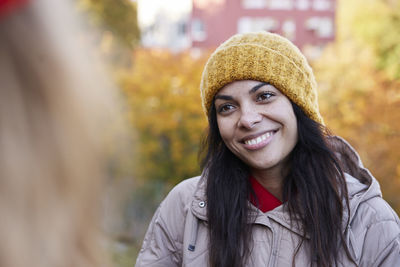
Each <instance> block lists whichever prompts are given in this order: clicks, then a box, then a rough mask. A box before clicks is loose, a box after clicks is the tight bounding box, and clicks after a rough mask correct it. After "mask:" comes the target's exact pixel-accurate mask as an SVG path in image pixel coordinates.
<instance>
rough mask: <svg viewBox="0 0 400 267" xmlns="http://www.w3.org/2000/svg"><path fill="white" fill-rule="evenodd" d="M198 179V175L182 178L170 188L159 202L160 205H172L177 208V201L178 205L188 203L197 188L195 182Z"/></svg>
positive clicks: (197, 181) (196, 182)
mask: <svg viewBox="0 0 400 267" xmlns="http://www.w3.org/2000/svg"><path fill="white" fill-rule="evenodd" d="M199 181H200V176H196V177H192V178H188V179H185V180H183V181H182V182H180V183H179V184H177V185H176V186H175V187H174V188H172V190H171V191H170V192H169V193H168V195H167V197H166V198H165V199H164V201H163V202H162V203H161V205H170V204H172V205H174V207H175V208H177V206H176V205H177V203H179V204H180V205H184V206H185V205H186V204H189V202H190V201H191V199H192V197H193V195H194V192H195V190H196V188H197V184H198V183H199Z"/></svg>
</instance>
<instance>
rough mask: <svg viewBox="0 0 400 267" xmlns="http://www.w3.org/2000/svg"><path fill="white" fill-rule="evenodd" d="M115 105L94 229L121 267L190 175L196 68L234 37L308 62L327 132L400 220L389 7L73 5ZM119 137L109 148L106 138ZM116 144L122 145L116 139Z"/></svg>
mask: <svg viewBox="0 0 400 267" xmlns="http://www.w3.org/2000/svg"><path fill="white" fill-rule="evenodd" d="M74 2H75V3H76V5H75V6H76V9H77V10H78V12H79V13H81V14H83V15H84V17H85V18H87V19H86V20H85V24H84V27H86V28H87V30H88V32H90V33H91V34H85V35H84V36H82V37H81V38H83V39H84V40H85V41H86V42H89V43H91V44H92V46H93V47H94V49H95V50H96V52H97V53H98V54H100V55H101V57H102V58H103V59H105V62H106V65H107V69H108V71H109V72H110V73H111V76H112V79H113V81H114V82H115V83H116V84H117V87H118V94H119V95H120V96H121V98H122V99H123V100H125V105H124V106H123V112H122V113H121V114H120V115H119V116H121V118H116V119H115V122H114V123H113V124H112V125H111V126H110V127H113V128H116V129H118V128H121V129H122V128H124V130H123V131H122V130H121V131H116V132H117V133H119V134H120V135H119V136H118V138H117V141H115V140H113V141H112V142H110V143H109V144H108V146H109V149H108V151H109V152H108V153H109V154H111V155H112V156H111V157H110V160H109V161H108V166H107V170H108V175H107V176H108V177H109V178H108V179H107V185H106V197H105V211H104V218H105V220H104V228H105V229H106V230H107V233H108V235H109V236H110V237H111V238H112V240H113V242H112V244H111V245H110V248H109V249H110V251H111V255H112V260H113V262H114V265H115V266H117V267H125V266H133V265H134V262H135V260H136V255H137V253H138V251H139V249H140V246H141V243H142V240H143V236H144V234H145V231H146V229H147V226H148V223H149V221H150V219H151V217H152V215H153V213H154V211H155V209H156V208H157V206H158V204H159V203H160V201H161V200H162V199H163V198H164V197H165V195H166V194H167V192H168V191H169V190H170V189H171V188H172V187H173V186H174V185H175V184H177V183H178V182H180V181H182V180H183V179H185V178H188V177H192V176H196V175H199V174H200V169H199V164H198V162H197V154H198V148H199V143H200V140H201V136H202V134H203V132H204V130H205V127H206V117H205V115H204V114H203V111H202V108H201V104H200V103H201V100H200V93H199V84H200V77H201V72H202V69H203V66H204V64H205V62H206V60H207V58H208V56H209V55H210V53H211V52H212V51H213V49H215V48H216V47H217V46H218V45H219V44H220V43H221V42H223V41H224V40H226V39H227V38H228V37H230V36H231V35H233V34H235V33H238V32H249V31H260V30H266V31H270V32H276V33H279V34H282V35H284V36H286V37H287V38H289V39H290V40H292V41H293V42H294V43H295V44H296V45H297V46H299V48H300V49H301V50H302V51H303V52H304V54H305V55H306V56H307V58H308V59H309V61H310V63H311V65H312V67H313V69H314V73H315V75H316V78H317V81H318V84H319V103H320V109H321V113H322V115H323V117H324V119H325V122H326V124H327V126H328V127H329V128H330V129H331V130H332V132H333V133H334V134H336V135H340V136H342V137H344V138H345V139H347V140H348V141H349V142H350V143H351V144H352V145H353V146H354V147H355V148H356V150H357V151H358V152H359V153H360V155H361V158H362V160H363V163H364V165H365V166H366V167H367V168H369V169H370V171H371V172H372V174H373V175H374V176H375V177H376V178H377V179H378V180H379V182H380V184H381V188H382V191H383V196H384V198H385V199H386V200H387V201H388V202H389V204H390V205H391V206H392V207H393V208H394V209H395V210H396V211H397V213H400V194H399V192H400V191H399V190H400V64H399V63H400V0H168V1H165V0H164V1H163V0H137V1H133V0H75V1H74ZM118 140H121V142H118ZM122 140H123V141H122Z"/></svg>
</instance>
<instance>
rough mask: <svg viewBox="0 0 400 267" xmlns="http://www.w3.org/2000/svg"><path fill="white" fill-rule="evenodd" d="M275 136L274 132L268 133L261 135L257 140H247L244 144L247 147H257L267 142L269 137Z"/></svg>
mask: <svg viewBox="0 0 400 267" xmlns="http://www.w3.org/2000/svg"><path fill="white" fill-rule="evenodd" d="M273 134H274V131H270V132H266V133H265V134H263V135H260V136H258V137H256V138H253V139H249V140H246V141H244V143H245V144H246V145H257V144H259V143H261V142H262V141H264V140H266V139H267V138H268V137H270V136H272V135H273Z"/></svg>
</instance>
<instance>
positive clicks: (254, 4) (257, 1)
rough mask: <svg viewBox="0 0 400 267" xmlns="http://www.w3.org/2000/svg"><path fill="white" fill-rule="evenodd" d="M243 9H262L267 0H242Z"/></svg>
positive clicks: (265, 5)
mask: <svg viewBox="0 0 400 267" xmlns="http://www.w3.org/2000/svg"><path fill="white" fill-rule="evenodd" d="M242 7H243V8H245V9H262V8H266V7H267V0H242Z"/></svg>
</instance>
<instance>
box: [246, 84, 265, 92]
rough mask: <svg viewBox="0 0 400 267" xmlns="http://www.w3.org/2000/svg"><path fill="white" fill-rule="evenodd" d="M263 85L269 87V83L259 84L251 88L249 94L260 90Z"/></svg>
mask: <svg viewBox="0 0 400 267" xmlns="http://www.w3.org/2000/svg"><path fill="white" fill-rule="evenodd" d="M264 85H269V83H260V84H257V85H256V86H254V87H253V88H251V89H250V91H249V94H253V93H255V92H256V91H257V90H258V89H260V88H261V87H263V86H264Z"/></svg>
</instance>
